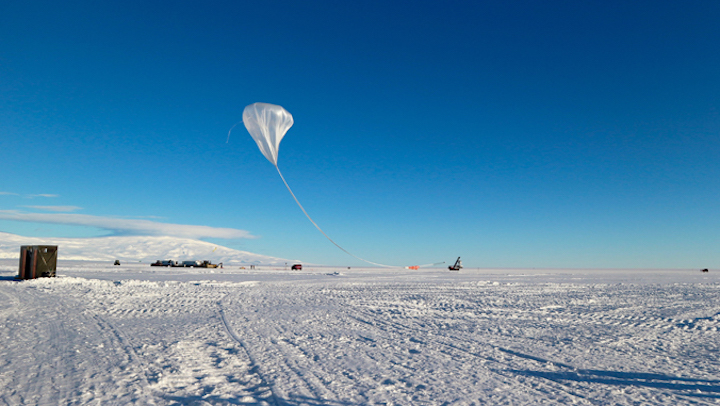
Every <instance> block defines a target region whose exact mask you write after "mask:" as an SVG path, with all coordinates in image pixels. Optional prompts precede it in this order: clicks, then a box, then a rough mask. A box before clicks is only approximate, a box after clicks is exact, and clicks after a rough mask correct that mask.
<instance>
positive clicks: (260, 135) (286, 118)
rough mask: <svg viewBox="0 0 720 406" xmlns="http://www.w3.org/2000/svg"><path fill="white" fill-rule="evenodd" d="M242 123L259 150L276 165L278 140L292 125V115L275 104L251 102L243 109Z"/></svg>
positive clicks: (280, 139)
mask: <svg viewBox="0 0 720 406" xmlns="http://www.w3.org/2000/svg"><path fill="white" fill-rule="evenodd" d="M243 123H245V128H247V130H248V132H249V133H250V135H251V136H252V137H253V139H254V140H255V143H257V146H258V148H260V152H262V153H263V155H265V158H267V159H268V161H270V163H272V164H273V165H275V166H277V161H278V150H279V149H280V141H282V139H283V137H284V136H285V133H287V131H288V130H289V129H290V127H292V125H293V117H292V115H291V114H290V113H288V111H287V110H285V109H284V108H282V106H278V105H276V104H269V103H253V104H251V105H249V106H247V107H245V110H243Z"/></svg>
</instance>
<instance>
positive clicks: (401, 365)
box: [0, 260, 720, 406]
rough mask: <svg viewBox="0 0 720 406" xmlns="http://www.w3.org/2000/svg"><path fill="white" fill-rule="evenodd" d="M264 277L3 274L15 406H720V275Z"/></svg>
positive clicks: (367, 272) (208, 272) (10, 399)
mask: <svg viewBox="0 0 720 406" xmlns="http://www.w3.org/2000/svg"><path fill="white" fill-rule="evenodd" d="M257 268H258V269H255V270H249V269H241V268H239V267H225V268H223V269H175V268H156V267H152V268H151V267H150V266H148V265H147V264H132V265H127V266H126V265H123V266H112V265H109V264H108V263H92V262H62V261H61V263H60V266H59V268H58V275H59V276H58V277H57V278H45V279H37V280H32V281H22V282H17V281H13V280H12V279H13V277H14V276H15V275H16V274H17V261H15V260H0V340H1V341H2V346H0V404H2V405H126V404H137V405H277V406H281V405H293V406H295V405H309V406H317V405H332V406H353V405H483V404H487V405H538V404H577V405H683V404H687V405H695V404H698V405H703V404H720V351H719V350H720V348H719V346H720V336H719V334H720V332H718V327H720V278H718V271H717V270H711V271H710V272H708V273H701V272H700V271H699V270H627V271H611V270H502V269H501V270H488V269H463V270H462V271H460V272H449V271H448V270H447V269H425V270H423V269H421V270H419V271H410V270H386V269H371V268H364V269H355V268H352V269H347V268H320V267H315V268H312V267H306V269H304V270H303V271H300V272H297V271H290V270H287V269H285V268H284V267H276V268H271V267H257Z"/></svg>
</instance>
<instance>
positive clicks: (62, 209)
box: [22, 206, 82, 212]
mask: <svg viewBox="0 0 720 406" xmlns="http://www.w3.org/2000/svg"><path fill="white" fill-rule="evenodd" d="M22 207H27V208H30V209H38V210H45V211H59V212H71V211H77V210H81V209H82V207H77V206H22Z"/></svg>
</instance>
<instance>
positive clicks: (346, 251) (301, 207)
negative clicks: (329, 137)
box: [236, 124, 397, 268]
mask: <svg viewBox="0 0 720 406" xmlns="http://www.w3.org/2000/svg"><path fill="white" fill-rule="evenodd" d="M236 125H237V124H236ZM275 169H277V171H278V173H279V174H280V179H282V181H283V183H284V184H285V187H286V188H287V190H288V192H290V194H291V195H292V197H293V199H295V203H297V205H298V206H299V207H300V210H302V212H303V213H304V214H305V217H307V218H308V220H310V222H311V223H313V225H314V226H315V228H317V229H318V231H320V232H321V233H322V235H324V236H325V238H327V239H328V241H330V242H331V243H333V244H334V245H335V246H336V247H338V248H340V249H341V250H342V251H343V252H344V253H346V254H348V255H350V256H351V257H354V258H357V259H359V260H361V261H363V262H367V263H368V264H373V265H377V266H382V267H385V268H397V267H395V266H392V265H383V264H378V263H376V262H372V261H368V260H367V259H362V258H360V257H358V256H357V255H353V254H351V253H350V252H349V251H348V250H346V249H345V248H343V247H341V246H339V245H338V243H336V242H335V241H333V240H332V238H330V237H329V236H328V235H327V234H325V231H323V230H322V229H321V228H320V226H318V225H317V223H315V221H313V219H312V218H310V215H309V214H308V213H307V212H306V211H305V208H304V207H303V206H302V204H300V201H299V200H298V199H297V197H295V193H293V191H292V189H290V185H288V183H287V182H286V181H285V177H284V176H283V174H282V172H280V168H279V167H278V166H277V165H275Z"/></svg>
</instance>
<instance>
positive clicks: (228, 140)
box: [225, 120, 242, 144]
mask: <svg viewBox="0 0 720 406" xmlns="http://www.w3.org/2000/svg"><path fill="white" fill-rule="evenodd" d="M240 123H242V120H240V121H238V122H237V123H235V124H233V126H232V127H230V131H228V139H227V141H225V143H226V144H227V143H229V142H230V132H231V131H232V130H233V128H235V126H236V125H238V124H240Z"/></svg>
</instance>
